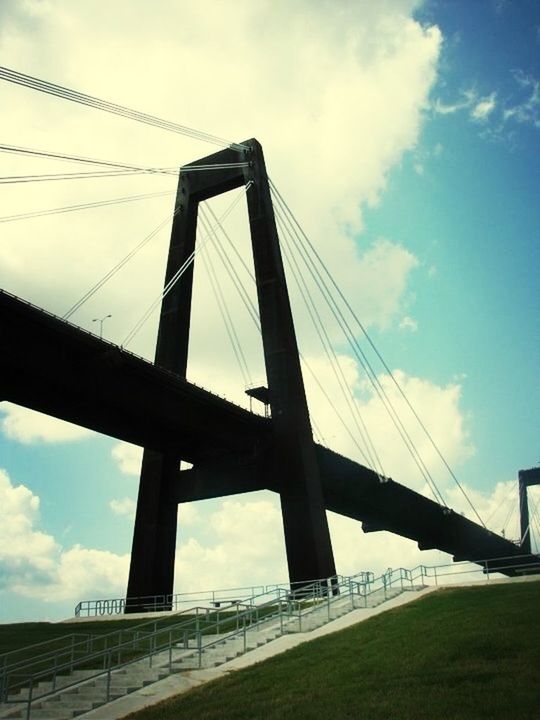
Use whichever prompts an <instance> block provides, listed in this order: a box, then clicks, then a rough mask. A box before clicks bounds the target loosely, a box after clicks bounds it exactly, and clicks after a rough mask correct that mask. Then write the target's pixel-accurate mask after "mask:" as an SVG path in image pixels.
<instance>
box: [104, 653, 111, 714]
mask: <svg viewBox="0 0 540 720" xmlns="http://www.w3.org/2000/svg"><path fill="white" fill-rule="evenodd" d="M110 697H111V653H110V651H109V652H108V653H107V697H106V698H105V700H106V701H107V702H109V698H110Z"/></svg>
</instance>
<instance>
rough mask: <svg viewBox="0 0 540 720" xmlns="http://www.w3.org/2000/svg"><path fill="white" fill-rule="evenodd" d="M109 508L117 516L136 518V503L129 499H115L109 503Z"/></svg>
mask: <svg viewBox="0 0 540 720" xmlns="http://www.w3.org/2000/svg"><path fill="white" fill-rule="evenodd" d="M109 507H110V508H111V510H112V511H113V513H114V514H115V515H120V516H127V517H129V518H134V517H135V507H136V505H135V501H134V500H133V499H132V498H129V497H123V498H113V499H112V500H111V501H110V502H109Z"/></svg>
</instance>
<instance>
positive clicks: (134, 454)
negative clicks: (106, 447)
mask: <svg viewBox="0 0 540 720" xmlns="http://www.w3.org/2000/svg"><path fill="white" fill-rule="evenodd" d="M142 453H143V451H142V448H140V447H137V445H131V444H130V443H126V442H119V443H116V444H115V445H114V446H113V448H112V450H111V455H112V457H113V459H114V460H115V462H116V463H117V464H118V467H119V468H120V472H123V473H124V474H125V475H140V474H141V462H142Z"/></svg>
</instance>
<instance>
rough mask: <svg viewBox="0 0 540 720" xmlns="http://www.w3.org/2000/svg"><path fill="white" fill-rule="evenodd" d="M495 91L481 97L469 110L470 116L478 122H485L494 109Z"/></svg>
mask: <svg viewBox="0 0 540 720" xmlns="http://www.w3.org/2000/svg"><path fill="white" fill-rule="evenodd" d="M495 98H496V93H494V92H492V93H491V95H487V96H486V97H484V98H481V99H480V100H479V101H478V102H477V103H475V105H474V107H473V108H472V110H471V118H472V119H473V120H477V121H479V122H485V121H486V120H487V119H488V117H489V116H490V115H491V113H492V112H493V110H494V109H495V105H496V104H497V103H496V100H495Z"/></svg>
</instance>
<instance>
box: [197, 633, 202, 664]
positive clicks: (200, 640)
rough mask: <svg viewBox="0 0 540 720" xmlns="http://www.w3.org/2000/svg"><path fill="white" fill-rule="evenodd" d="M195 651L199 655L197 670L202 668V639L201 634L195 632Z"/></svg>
mask: <svg viewBox="0 0 540 720" xmlns="http://www.w3.org/2000/svg"><path fill="white" fill-rule="evenodd" d="M197 650H198V653H199V669H200V668H201V667H202V637H201V633H200V632H199V631H198V630H197Z"/></svg>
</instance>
